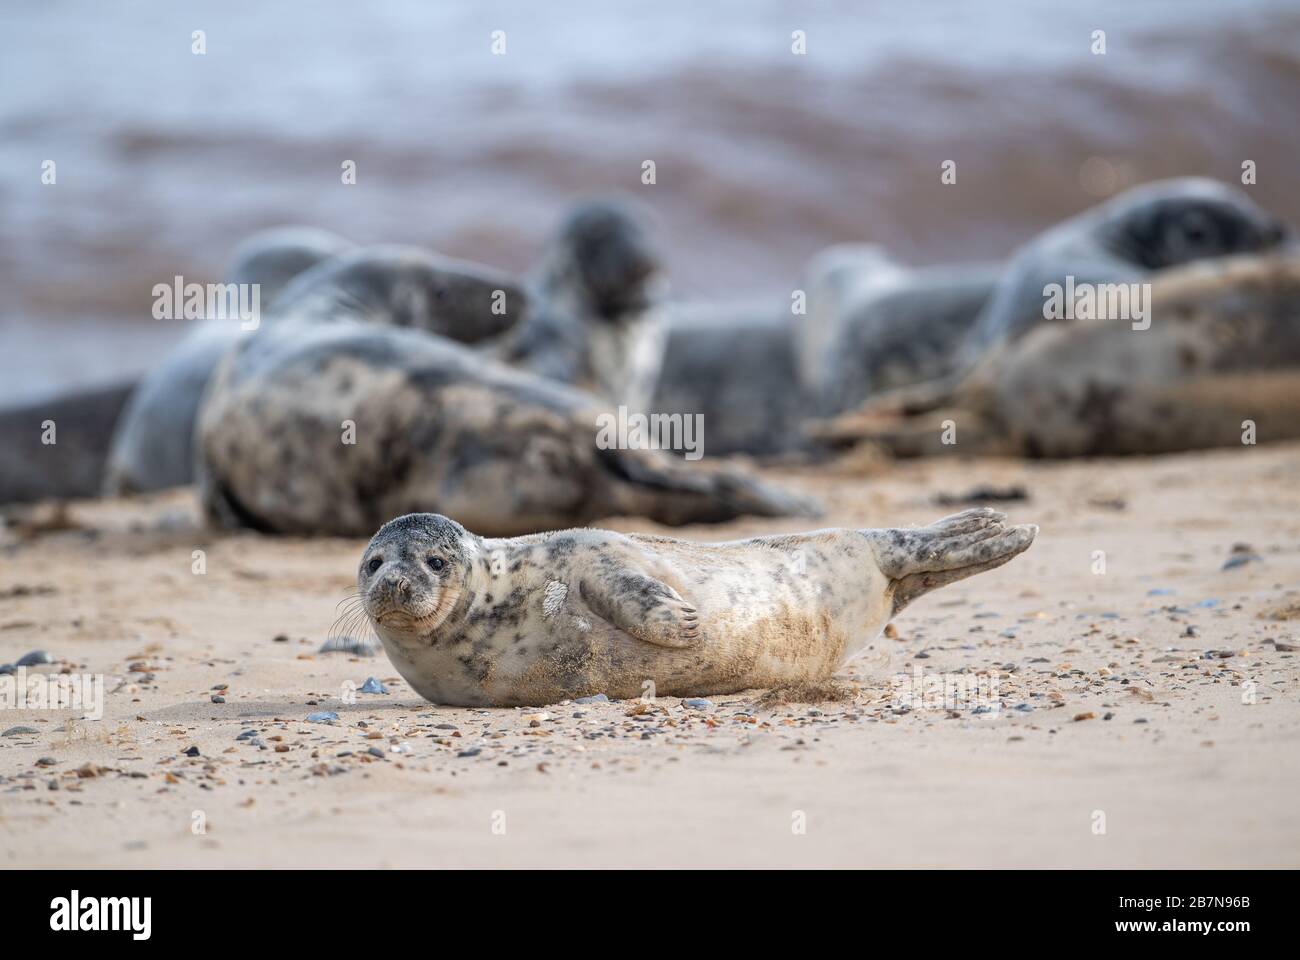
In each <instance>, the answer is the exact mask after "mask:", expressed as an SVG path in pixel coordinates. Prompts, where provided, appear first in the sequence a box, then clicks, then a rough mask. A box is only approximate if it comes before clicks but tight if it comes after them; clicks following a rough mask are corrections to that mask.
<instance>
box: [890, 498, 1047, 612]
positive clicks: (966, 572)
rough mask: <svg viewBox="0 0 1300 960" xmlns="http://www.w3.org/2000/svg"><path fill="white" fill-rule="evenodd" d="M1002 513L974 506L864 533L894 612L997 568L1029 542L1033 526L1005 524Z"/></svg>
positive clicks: (1031, 540) (1032, 540)
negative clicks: (913, 525)
mask: <svg viewBox="0 0 1300 960" xmlns="http://www.w3.org/2000/svg"><path fill="white" fill-rule="evenodd" d="M1006 519H1007V517H1006V514H1004V513H998V512H997V511H996V510H990V509H989V508H988V507H980V508H978V509H975V510H964V511H962V512H961V513H957V514H953V515H952V516H950V517H944V518H943V519H942V520H939V521H937V522H935V523H932V524H930V526H928V527H921V528H920V529H918V530H871V531H867V533H868V535H869V536H870V537H871V539H872V546H873V547H874V548H875V551H876V558H877V561H878V562H879V564H880V569H881V571H882V572H883V573H884V574H885V576H887V577H889V578H890V579H891V580H892V581H893V585H892V590H893V602H894V612H895V613H897V612H898V611H899V610H901V609H903V607H905V606H907V605H908V604H909V603H911V602H912V601H913V600H915V599H916V598H917V597H919V596H921V595H922V594H924V593H929V592H930V591H931V590H934V589H935V588H936V587H942V586H944V585H946V584H949V583H954V582H956V581H958V580H964V579H965V578H966V577H969V576H973V575H974V574H977V573H983V572H984V571H985V570H992V569H993V568H994V567H1000V566H1002V564H1004V563H1006V562H1007V561H1008V560H1010V559H1011V558H1012V557H1014V556H1015V555H1016V554H1018V553H1022V552H1023V551H1024V550H1026V549H1028V547H1029V545H1030V544H1031V543H1033V542H1034V536H1035V534H1037V533H1038V527H1036V526H1034V525H1033V524H1021V525H1019V526H1007V525H1006V522H1005V521H1006Z"/></svg>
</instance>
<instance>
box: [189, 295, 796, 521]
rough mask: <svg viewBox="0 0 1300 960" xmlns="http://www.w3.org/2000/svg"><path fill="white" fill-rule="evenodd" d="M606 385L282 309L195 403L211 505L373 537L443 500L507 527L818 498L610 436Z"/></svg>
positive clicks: (402, 333) (221, 512) (202, 475)
mask: <svg viewBox="0 0 1300 960" xmlns="http://www.w3.org/2000/svg"><path fill="white" fill-rule="evenodd" d="M604 413H605V411H604V410H603V408H602V403H601V402H600V401H599V400H597V399H596V398H595V397H592V396H590V395H588V394H585V393H583V392H581V391H578V390H575V389H573V388H570V387H565V386H564V385H562V384H557V383H554V382H553V381H550V380H547V379H545V378H542V377H537V376H533V375H530V374H527V373H524V372H522V371H519V370H515V369H512V368H510V367H507V366H505V365H503V364H500V363H497V362H495V361H492V360H490V359H489V358H486V357H484V356H483V355H482V354H481V353H479V352H477V351H475V350H472V349H470V348H468V347H465V346H462V345H460V344H457V343H453V342H452V341H450V340H446V339H445V338H442V337H438V336H431V335H429V334H427V333H425V332H423V331H417V330H406V329H398V328H392V327H380V326H374V325H369V324H362V323H357V322H347V321H345V320H343V319H339V320H337V321H336V322H332V323H306V324H304V323H298V322H293V321H290V322H283V323H277V324H272V325H268V326H267V327H265V328H264V329H262V330H260V331H259V332H258V333H257V334H256V335H255V336H252V337H249V338H247V339H246V340H244V341H243V342H242V343H240V344H239V345H238V346H237V347H236V348H235V349H234V350H233V351H232V352H231V354H230V355H228V356H227V357H226V359H225V360H224V361H223V363H222V366H221V368H220V370H219V371H218V374H217V376H216V377H215V378H214V380H213V382H212V384H211V385H210V387H209V389H208V392H207V395H206V396H205V398H204V402H203V406H202V408H201V410H200V413H199V422H198V427H197V432H196V439H197V443H198V450H199V464H200V466H199V484H200V493H201V496H202V500H203V502H204V504H205V506H206V508H207V511H208V514H209V516H210V517H212V518H213V519H214V520H215V521H216V522H217V523H219V524H223V525H226V526H247V527H252V528H254V529H258V530H263V531H267V532H280V533H296V534H335V535H343V536H363V535H365V534H367V533H370V532H371V531H373V530H374V529H375V528H376V527H377V526H378V525H379V523H381V522H382V520H383V518H385V517H391V516H394V515H396V514H401V513H409V512H418V511H424V510H430V509H439V510H445V511H447V512H450V513H455V514H456V515H457V516H460V517H462V518H464V519H465V520H466V522H469V523H472V524H474V526H475V527H476V528H478V529H481V530H483V531H485V532H490V533H493V534H499V535H514V534H520V533H531V532H534V531H537V530H544V529H551V528H554V527H562V526H569V525H574V524H583V523H587V522H589V521H591V520H595V519H598V518H601V517H607V516H612V515H635V516H646V517H650V518H651V519H653V520H656V521H658V522H661V523H665V524H674V525H675V524H684V523H707V522H721V521H725V520H730V519H732V518H734V517H737V516H740V515H742V514H756V515H762V516H785V515H790V514H806V513H808V512H809V510H810V506H809V505H808V504H807V503H806V502H805V501H803V500H800V499H799V498H795V497H791V496H788V495H786V494H782V493H780V492H777V491H775V490H772V489H769V488H768V487H767V486H766V485H764V484H761V483H759V482H758V481H756V480H754V479H752V478H750V477H748V476H747V475H745V474H744V473H741V472H739V471H736V470H734V469H730V468H725V467H724V468H722V469H718V470H707V469H704V468H703V467H701V466H700V465H698V464H688V463H683V462H681V461H679V460H677V459H676V458H675V457H674V456H672V455H671V454H669V453H667V452H666V451H664V450H658V449H617V442H615V443H609V442H608V438H606V439H605V440H602V430H601V428H600V417H601V415H602V414H604Z"/></svg>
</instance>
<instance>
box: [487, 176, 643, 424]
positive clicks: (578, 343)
mask: <svg viewBox="0 0 1300 960" xmlns="http://www.w3.org/2000/svg"><path fill="white" fill-rule="evenodd" d="M663 285H664V283H663V279H662V265H661V260H660V257H659V253H658V251H657V250H656V249H655V247H654V242H653V238H652V235H651V230H650V226H649V223H648V218H647V216H646V214H645V212H644V211H643V210H642V208H641V207H640V206H638V205H636V204H634V203H632V202H630V201H628V200H624V199H622V198H616V197H594V198H590V199H587V200H583V201H580V202H578V203H577V204H575V205H574V206H573V207H572V209H571V210H570V211H569V212H568V214H567V215H566V216H565V218H564V221H563V222H562V223H561V224H560V227H559V229H558V230H557V231H556V234H555V236H554V238H553V239H552V240H551V242H550V244H549V248H548V250H547V252H546V255H545V256H544V258H543V259H542V262H541V263H540V264H539V266H538V267H537V268H536V270H535V271H534V275H533V277H532V280H531V283H530V287H529V289H530V292H531V293H532V295H533V301H534V309H533V310H532V311H531V312H530V313H529V315H528V317H526V318H525V319H524V321H523V322H522V323H521V324H520V325H519V326H517V327H516V328H515V329H514V330H513V331H512V333H511V335H510V336H509V337H507V338H506V339H505V341H504V342H503V343H502V344H501V345H500V347H499V348H498V349H497V350H495V355H496V356H497V358H498V359H501V360H504V361H505V362H507V363H509V364H511V365H513V366H516V367H519V368H520V369H522V370H527V371H529V372H530V373H536V374H539V375H540V376H544V377H548V378H550V379H552V380H558V381H559V382H561V383H567V384H571V385H574V386H578V387H581V388H583V389H587V390H592V391H594V392H596V393H599V394H601V395H603V396H606V397H607V398H609V399H611V400H619V399H626V398H627V390H628V383H627V377H628V373H629V370H631V369H632V368H634V367H636V365H637V364H639V363H642V362H643V361H642V360H640V359H639V357H640V356H644V355H645V354H646V353H647V351H648V352H649V354H650V356H651V357H653V356H654V350H655V344H654V336H655V334H654V332H653V330H648V329H647V328H646V325H645V324H644V323H643V321H645V320H647V319H648V317H647V311H649V310H650V308H651V307H652V305H653V304H654V303H655V301H656V300H657V299H658V298H659V296H660V291H661V289H662V287H663ZM642 335H648V336H649V337H650V338H651V340H650V342H649V343H648V344H647V345H644V346H641V345H638V343H637V341H638V339H639V338H640V337H641V336H642ZM652 375H653V368H651V370H650V371H648V372H642V373H641V374H640V378H641V379H642V380H644V378H645V377H646V376H652Z"/></svg>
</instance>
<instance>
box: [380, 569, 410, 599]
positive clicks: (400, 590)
mask: <svg viewBox="0 0 1300 960" xmlns="http://www.w3.org/2000/svg"><path fill="white" fill-rule="evenodd" d="M383 591H384V595H385V596H387V597H389V598H390V599H394V600H397V599H402V600H405V599H407V598H408V597H410V595H411V581H410V580H408V579H406V577H399V576H397V574H395V573H390V574H389V575H388V576H386V577H384V582H383Z"/></svg>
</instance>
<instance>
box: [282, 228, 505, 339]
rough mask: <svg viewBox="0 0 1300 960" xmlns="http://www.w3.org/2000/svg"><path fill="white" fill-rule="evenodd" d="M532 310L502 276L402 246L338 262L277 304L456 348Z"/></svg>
mask: <svg viewBox="0 0 1300 960" xmlns="http://www.w3.org/2000/svg"><path fill="white" fill-rule="evenodd" d="M527 308H528V298H527V294H525V293H524V289H523V287H522V286H521V285H520V284H519V283H517V282H515V281H514V280H512V279H511V278H510V277H508V276H507V275H506V274H504V273H502V272H500V271H497V270H493V269H491V268H489V267H484V266H481V265H479V264H475V263H468V262H466V261H461V260H452V259H450V258H447V257H442V256H438V255H437V254H433V253H430V252H429V251H427V250H421V249H419V248H418V247H402V246H377V247H366V248H364V249H361V250H356V251H354V252H352V253H348V254H344V255H342V256H339V257H335V258H333V259H332V260H329V261H327V262H326V263H322V264H320V265H318V266H316V267H314V268H312V269H311V270H309V271H307V272H306V273H304V274H302V275H300V276H299V277H297V278H296V279H295V280H294V281H293V282H292V283H291V284H290V285H289V287H288V288H286V289H285V291H284V293H283V294H282V295H281V296H280V298H279V299H278V300H277V301H276V302H275V311H276V313H278V314H286V313H292V314H294V315H295V316H312V317H317V318H320V319H336V318H350V319H357V320H367V321H371V322H375V323H382V324H387V325H389V326H394V327H415V328H417V329H420V330H427V331H428V332H430V333H436V334H439V335H440V336H444V337H447V338H448V339H451V340H456V341H458V342H459V343H476V342H478V341H480V340H485V339H487V338H489V337H493V336H496V335H497V334H500V333H504V332H505V331H506V330H508V329H510V327H512V326H513V325H514V324H515V323H516V322H517V321H518V320H519V318H520V317H521V316H522V315H523V313H524V311H525V310H527Z"/></svg>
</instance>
